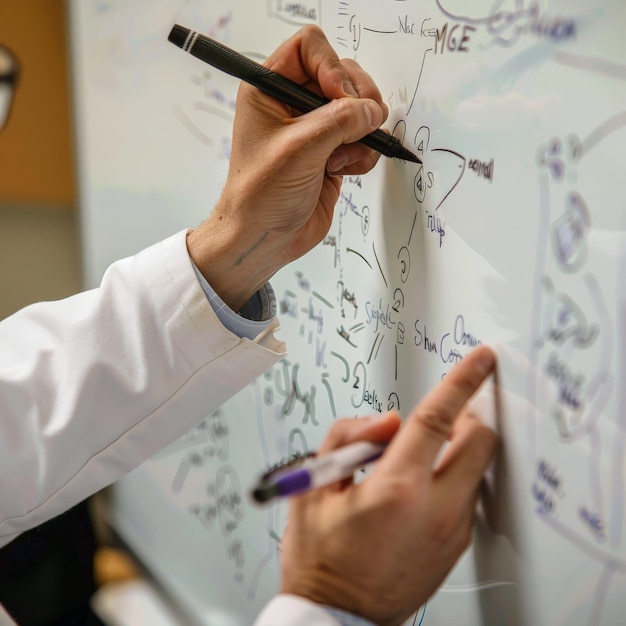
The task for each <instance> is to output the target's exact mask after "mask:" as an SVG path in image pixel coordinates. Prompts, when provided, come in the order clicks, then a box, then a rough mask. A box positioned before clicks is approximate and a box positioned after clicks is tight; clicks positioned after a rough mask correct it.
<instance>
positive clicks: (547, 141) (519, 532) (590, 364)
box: [68, 0, 626, 626]
mask: <svg viewBox="0 0 626 626" xmlns="http://www.w3.org/2000/svg"><path fill="white" fill-rule="evenodd" d="M68 6H69V12H70V17H71V25H72V28H71V33H72V47H73V70H74V90H75V109H76V128H77V145H78V165H79V178H80V197H81V221H82V237H83V248H84V264H85V272H86V282H87V285H86V286H88V287H90V286H94V285H95V284H97V283H98V281H99V279H100V277H101V275H102V273H103V271H104V269H105V267H106V266H107V265H108V264H109V263H111V262H112V261H114V260H116V259H117V258H119V257H122V256H126V255H128V254H132V253H134V252H136V251H138V250H139V249H141V248H142V247H144V246H146V245H148V244H150V243H152V242H154V241H156V240H158V239H160V238H163V237H165V236H167V235H169V234H171V233H173V232H175V231H177V230H180V229H182V228H185V227H188V226H194V225H196V224H198V223H199V222H200V221H201V220H202V219H203V217H204V216H205V215H206V214H207V213H208V212H209V211H210V209H211V206H212V205H213V204H214V203H215V201H216V200H217V198H218V197H219V192H220V188H221V185H222V184H223V181H224V177H225V173H226V169H227V164H228V158H229V149H230V131H231V124H232V118H233V110H234V99H235V93H236V89H237V81H236V80H235V79H233V78H231V77H228V76H224V75H221V74H220V73H219V72H217V71H215V70H213V69H212V68H210V67H208V66H204V65H203V64H202V63H201V62H200V61H198V60H196V59H193V58H191V57H190V56H189V55H185V54H183V53H181V51H180V50H177V49H176V48H175V47H174V46H172V45H171V44H168V42H167V34H168V32H169V29H170V27H171V25H172V24H174V23H180V24H182V25H184V26H187V27H190V28H192V29H194V30H198V31H201V32H204V33H206V34H208V35H210V36H213V37H215V38H217V39H219V40H221V41H223V42H224V43H226V44H227V45H229V46H231V47H233V48H235V49H237V50H240V51H241V52H244V53H245V54H248V55H250V56H252V57H253V58H255V59H257V60H260V61H262V60H263V58H265V57H266V56H267V55H268V54H269V53H270V52H271V51H272V50H273V49H274V48H276V46H277V45H278V44H279V43H280V42H281V41H282V40H284V39H285V38H287V37H288V36H290V35H291V34H292V33H293V32H295V30H296V29H297V28H299V27H300V26H301V25H303V24H309V23H315V24H318V25H320V26H321V27H322V28H323V29H324V31H325V33H326V34H327V36H328V38H329V40H330V42H331V43H332V45H333V46H334V47H335V48H336V50H337V51H338V53H339V54H340V55H341V56H344V57H352V58H355V59H356V60H357V61H358V62H359V63H360V64H361V65H362V66H363V67H365V68H366V69H367V70H368V71H369V72H370V73H371V75H372V76H373V77H374V79H375V81H376V82H377V84H378V85H379V86H380V88H381V92H382V94H383V96H384V99H385V101H386V103H387V104H388V106H389V109H390V117H389V120H388V122H387V124H386V126H387V127H388V128H389V130H391V131H393V133H394V134H395V135H396V136H397V137H399V138H401V139H402V141H403V142H404V144H405V145H406V146H407V147H409V148H410V149H412V150H414V151H415V152H418V153H419V154H420V155H421V156H422V158H423V165H422V166H417V165H416V164H408V163H402V162H394V161H392V160H390V159H381V162H379V164H378V165H377V167H376V168H375V170H374V171H373V172H371V173H370V174H368V175H367V176H363V177H359V176H355V177H350V178H346V179H345V180H344V183H343V187H342V191H341V197H340V199H339V202H338V204H337V206H336V209H335V218H334V221H333V224H332V227H331V229H330V232H329V234H328V236H327V237H326V238H325V239H324V241H323V242H322V243H321V244H320V245H319V246H318V247H317V248H316V249H315V250H313V251H312V252H311V253H310V254H308V255H307V256H306V257H304V258H303V259H301V260H299V261H298V262H297V263H294V264H292V265H290V266H289V267H287V268H285V269H284V270H282V271H281V272H280V273H279V274H278V275H277V276H276V277H275V278H274V279H273V281H272V283H273V286H274V288H275V290H276V294H277V298H278V302H279V316H280V319H281V329H280V332H279V337H280V338H281V339H284V340H286V341H287V343H288V346H289V349H290V352H289V356H288V357H287V358H285V359H284V360H283V361H282V362H280V363H279V364H278V365H276V366H275V367H274V368H272V369H271V370H270V371H268V372H266V373H265V375H264V376H262V377H261V378H260V379H259V380H257V381H256V382H255V383H254V384H252V385H250V386H249V387H248V388H246V389H245V390H244V391H243V392H241V394H239V395H238V396H237V397H236V398H234V399H233V400H232V401H230V402H228V403H227V404H225V405H224V406H222V407H221V408H220V409H219V411H217V412H216V413H214V414H212V415H207V416H206V419H205V420H204V421H203V422H202V424H200V425H199V426H198V427H197V428H196V429H194V430H193V431H192V432H190V433H189V434H188V435H187V436H185V437H183V438H182V439H181V440H179V441H177V442H175V443H174V444H172V445H171V446H170V447H168V448H167V449H166V450H164V451H163V452H162V453H160V454H159V455H157V456H156V457H155V458H154V459H152V460H150V461H148V462H146V463H145V464H144V465H143V466H141V467H140V468H139V469H137V470H136V471H134V472H132V473H131V474H130V475H129V476H128V477H126V478H124V479H123V480H122V481H120V483H119V484H117V485H116V487H115V489H114V497H115V507H114V513H113V522H114V524H115V526H116V528H117V529H118V531H119V532H120V534H121V535H122V536H123V537H124V538H125V540H126V541H127V542H128V543H129V545H131V546H132V548H133V549H134V550H135V551H136V553H137V554H138V555H139V557H140V558H141V559H142V560H143V561H144V563H145V564H146V565H147V567H148V568H149V569H150V571H151V572H152V573H153V574H154V576H155V577H156V578H157V579H158V580H159V581H160V583H161V584H162V585H163V587H164V588H165V589H166V590H167V591H168V592H169V593H170V594H172V596H173V597H174V598H175V599H176V601H178V602H179V603H180V604H181V606H183V607H184V609H185V611H186V612H187V614H188V619H189V623H193V624H195V623H198V624H211V625H213V624H219V625H222V624H224V625H231V624H233V625H234V624H248V623H250V622H251V621H252V619H253V616H254V615H255V614H256V613H257V612H258V611H259V610H260V608H261V607H262V606H263V605H264V604H265V602H266V601H267V600H268V598H270V597H271V595H272V594H274V593H275V592H276V590H277V588H278V571H279V567H278V566H279V547H280V536H281V533H282V530H283V529H284V526H285V523H286V519H287V507H286V505H285V504H284V503H279V504H276V505H275V506H272V507H269V508H263V509H259V508H256V507H254V506H253V505H252V504H251V503H250V501H249V499H248V497H247V492H248V489H249V487H250V486H251V485H252V484H253V482H254V480H255V479H256V478H257V476H258V474H259V472H260V471H262V470H263V469H264V468H266V467H267V466H268V465H271V464H274V463H276V462H277V461H279V460H281V459H284V458H287V457H289V456H290V455H291V454H293V453H295V452H302V451H306V450H309V449H312V448H315V447H316V446H317V445H319V443H320V442H321V440H322V438H323V436H324V433H325V432H326V431H327V429H328V427H329V426H330V424H331V423H332V421H333V420H334V419H335V418H336V417H339V416H348V417H349V416H360V415H366V414H372V413H375V412H377V411H383V410H386V409H388V408H391V407H395V408H397V409H399V411H400V413H401V414H403V415H406V413H407V411H408V410H409V408H410V407H411V406H412V405H413V404H414V403H415V402H416V401H418V400H419V398H421V397H422V395H423V394H424V393H425V391H426V390H427V389H429V388H430V387H432V386H433V385H434V384H436V383H437V381H439V380H440V379H441V378H442V377H443V376H445V374H446V373H447V372H448V371H449V369H450V368H451V367H452V365H453V364H454V363H455V362H457V361H458V360H459V359H461V358H462V357H463V356H464V355H465V354H467V352H468V351H469V350H470V349H471V348H472V347H473V346H474V345H477V344H478V343H487V344H490V345H493V346H495V347H496V349H497V351H498V355H499V371H498V387H497V391H496V392H495V393H494V394H493V395H492V396H491V397H489V398H487V399H486V404H485V405H484V407H485V408H484V411H485V414H490V415H491V417H492V418H493V419H494V422H495V425H496V427H497V429H498V432H499V434H500V435H501V439H502V450H501V453H500V454H499V457H498V459H497V462H496V464H495V466H494V467H493V468H492V470H491V471H490V473H489V484H490V489H489V496H488V498H487V500H486V501H485V503H484V505H483V508H482V511H481V514H480V515H479V518H478V520H477V523H476V530H475V539H474V543H473V547H472V549H470V550H469V551H468V552H467V553H466V555H465V556H464V557H463V558H462V560H461V561H460V563H459V564H458V566H457V567H456V568H455V569H454V571H453V572H452V573H451V575H450V576H449V578H448V579H447V580H446V582H445V583H444V585H443V587H442V588H441V590H440V591H439V592H438V593H437V594H436V595H435V596H434V597H433V598H432V599H431V600H429V601H428V603H427V604H426V605H425V606H423V607H421V608H420V610H419V611H418V612H417V613H416V614H415V615H414V616H413V617H412V618H411V620H409V622H408V623H410V624H414V625H417V624H423V625H425V626H438V625H444V624H445V625H457V624H464V625H467V626H474V625H475V626H479V625H481V626H484V625H496V624H497V625H513V626H522V625H530V624H533V625H536V624H548V625H554V626H556V625H561V624H568V625H573V624H575V625H578V624H581V625H591V624H594V625H595V624H604V625H613V624H617V623H622V622H623V619H624V618H623V615H624V611H625V610H626V545H625V540H626V538H625V537H624V531H625V522H624V518H625V513H626V511H625V491H626V481H625V473H626V468H625V465H624V457H625V450H626V417H625V415H624V411H623V410H620V407H624V406H626V397H625V389H626V387H625V385H623V384H620V381H622V380H624V378H625V372H624V368H625V365H626V363H625V356H626V343H625V341H626V336H625V333H624V330H625V328H624V323H625V322H626V308H625V305H626V293H625V290H626V286H625V285H624V280H623V276H624V275H625V271H626V246H625V243H624V234H623V233H624V225H625V219H626V211H625V209H626V199H625V198H626V194H625V189H624V187H625V186H626V176H625V175H624V172H625V168H624V158H623V145H624V142H625V140H626V37H625V36H624V32H623V31H624V24H626V5H624V4H623V2H621V0H613V1H610V0H603V1H597V2H589V1H588V0H569V1H553V2H548V1H546V2H534V1H527V0H508V1H507V0H499V1H498V0H473V2H471V3H468V2H463V1H462V0H375V1H374V0H302V1H301V2H288V1H286V0H267V1H266V2H260V1H257V2H246V1H243V0H229V1H223V0H158V1H157V0H152V1H151V2H148V1H147V0H124V1H122V0H99V1H95V0H70V2H69V5H68Z"/></svg>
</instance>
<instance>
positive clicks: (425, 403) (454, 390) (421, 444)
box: [379, 346, 495, 472]
mask: <svg viewBox="0 0 626 626" xmlns="http://www.w3.org/2000/svg"><path fill="white" fill-rule="evenodd" d="M494 367H495V354H494V353H493V352H492V350H491V349H490V348H488V347H487V346H479V347H478V348H475V349H474V350H473V351H472V352H470V353H469V355H467V356H466V357H465V358H464V359H463V360H462V361H461V362H460V363H458V364H457V365H456V366H455V367H454V368H453V369H452V370H451V371H450V373H449V374H448V375H447V376H446V377H445V378H444V379H443V381H442V382H441V383H439V384H438V385H437V386H436V387H435V388H434V389H433V390H432V391H430V392H429V393H428V394H427V395H426V397H425V398H424V399H423V400H422V401H421V402H420V403H419V404H418V405H417V406H416V407H415V408H414V409H413V411H412V412H411V414H410V415H409V417H408V418H407V420H406V422H405V424H404V425H403V426H402V428H401V429H400V432H399V433H398V434H397V435H396V437H395V439H394V440H393V441H392V442H391V445H390V446H389V448H388V449H387V451H386V452H385V454H384V456H383V458H382V459H381V461H380V462H379V464H382V463H383V462H385V466H386V469H387V470H391V471H394V472H413V471H415V470H416V469H417V470H418V471H420V472H422V471H423V470H424V469H426V470H428V471H429V472H431V471H432V469H433V466H434V463H435V460H436V458H437V455H438V454H439V452H440V450H441V446H442V445H443V443H444V442H445V441H447V440H448V439H449V438H450V435H451V433H452V427H453V425H454V421H455V419H456V417H457V416H458V415H459V413H460V412H461V410H462V409H463V407H464V406H465V404H466V403H467V401H468V400H469V399H470V398H471V397H472V395H473V394H474V393H475V392H476V391H477V390H478V388H479V387H480V386H481V384H482V383H483V382H484V380H485V379H486V378H487V376H489V374H491V373H492V372H493V370H494Z"/></svg>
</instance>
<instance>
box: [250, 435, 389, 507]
mask: <svg viewBox="0 0 626 626" xmlns="http://www.w3.org/2000/svg"><path fill="white" fill-rule="evenodd" d="M384 450H385V444H381V443H372V442H371V441H359V442H357V443H352V444H350V445H348V446H344V447H343V448H338V449H337V450H333V451H332V452H329V453H328V454H322V455H320V456H315V457H313V458H308V459H306V460H304V461H302V463H300V464H299V465H297V466H296V467H294V468H286V469H284V470H278V471H277V472H273V473H272V475H271V476H270V477H269V478H268V477H265V478H264V479H263V480H261V482H260V483H259V484H258V485H257V487H256V488H255V489H254V490H253V491H252V497H253V498H254V499H255V500H256V501H257V502H268V501H269V500H271V499H272V498H279V497H285V496H293V495H295V494H297V493H302V492H303V491H309V490H310V489H316V488H317V487H323V486H324V485H330V484H331V483H335V482H338V481H340V480H343V479H344V478H349V477H350V476H352V475H353V474H354V472H356V470H358V469H359V468H360V467H363V466H364V465H367V464H368V463H371V462H372V461H375V460H376V459H378V458H380V456H381V455H382V453H383V451H384Z"/></svg>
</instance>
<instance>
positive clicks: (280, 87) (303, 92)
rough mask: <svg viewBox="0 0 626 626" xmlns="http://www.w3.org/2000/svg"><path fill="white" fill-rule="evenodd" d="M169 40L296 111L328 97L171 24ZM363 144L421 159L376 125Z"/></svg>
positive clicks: (392, 154)
mask: <svg viewBox="0 0 626 626" xmlns="http://www.w3.org/2000/svg"><path fill="white" fill-rule="evenodd" d="M168 39H169V41H171V42H172V43H174V44H176V45H177V46H178V47H179V48H182V49H183V50H184V51H185V52H189V54H193V56H195V57H197V58H198V59H201V60H202V61H204V62H205V63H208V64H209V65H212V66H213V67H216V68H217V69H219V70H222V71H223V72H226V73H227V74H230V75H231V76H235V77H236V78H239V79H241V80H244V81H246V82H247V83H250V84H251V85H254V86H255V87H256V88H257V89H260V90H261V91H262V92H264V93H266V94H267V95H269V96H272V98H276V100H278V101H280V102H282V103H284V104H287V105H289V106H290V107H293V108H294V109H296V111H300V113H308V112H309V111H312V110H313V109H317V108H319V107H321V106H323V105H324V104H327V103H328V102H329V100H327V99H326V98H322V97H321V96H318V95H317V94H315V93H313V92H312V91H309V90H308V89H305V88H304V87H301V86H300V85H298V84H297V83H294V82H293V81H291V80H289V79H288V78H285V77H284V76H280V74H276V73H275V72H272V71H271V70H268V69H267V68H266V67H263V66H262V65H260V64H259V63H256V62H255V61H252V60H251V59H248V58H247V57H245V56H243V55H242V54H239V53H238V52H235V51H234V50H232V49H231V48H228V47H226V46H224V45H223V44H221V43H219V42H218V41H215V40H213V39H210V38H209V37H205V36H204V35H202V34H200V33H198V32H196V31H193V30H190V29H189V28H185V27H184V26H179V25H178V24H175V25H174V26H173V27H172V30H171V31H170V34H169V37H168ZM360 141H361V143H364V144H365V145H366V146H369V147H370V148H373V149H374V150H377V151H378V152H380V153H381V154H384V155H385V156H387V157H395V158H397V159H403V160H404V161H413V162H414V163H421V162H422V161H421V159H420V158H419V157H417V156H416V155H414V154H413V153H412V152H410V151H409V150H407V149H406V148H405V147H404V146H403V145H402V144H401V143H400V141H399V140H398V139H396V138H395V137H394V136H393V135H389V134H388V133H386V132H384V131H382V130H380V129H378V130H375V131H374V132H373V133H370V134H369V135H366V136H365V137H363V138H362V139H361V140H360Z"/></svg>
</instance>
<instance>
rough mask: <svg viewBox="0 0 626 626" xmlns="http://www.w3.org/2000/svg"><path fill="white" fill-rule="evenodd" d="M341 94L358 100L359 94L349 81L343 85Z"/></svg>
mask: <svg viewBox="0 0 626 626" xmlns="http://www.w3.org/2000/svg"><path fill="white" fill-rule="evenodd" d="M343 92H344V93H345V94H347V95H348V96H352V97H353V98H358V97H359V94H358V93H357V91H356V89H355V88H354V85H353V84H352V83H351V82H350V81H349V80H346V81H344V83H343Z"/></svg>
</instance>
